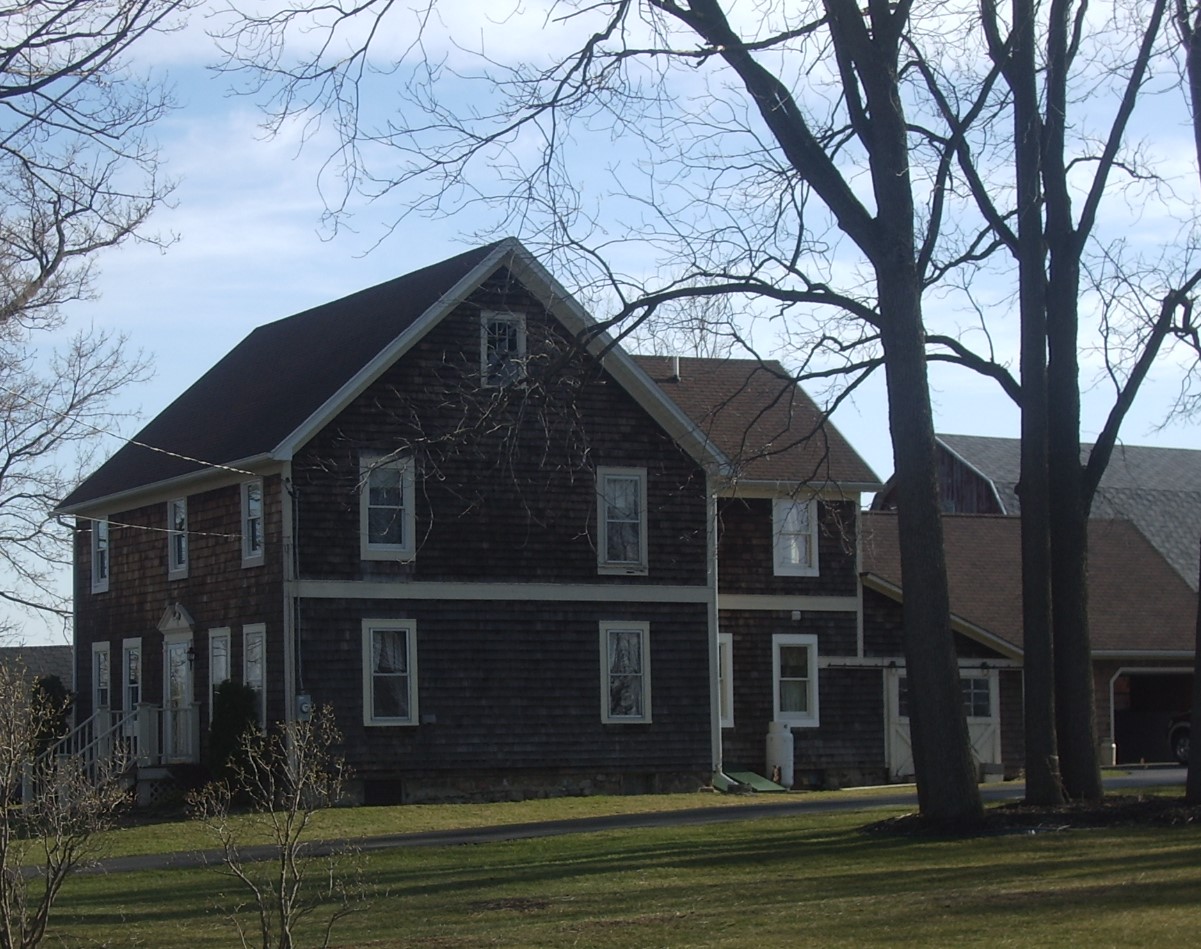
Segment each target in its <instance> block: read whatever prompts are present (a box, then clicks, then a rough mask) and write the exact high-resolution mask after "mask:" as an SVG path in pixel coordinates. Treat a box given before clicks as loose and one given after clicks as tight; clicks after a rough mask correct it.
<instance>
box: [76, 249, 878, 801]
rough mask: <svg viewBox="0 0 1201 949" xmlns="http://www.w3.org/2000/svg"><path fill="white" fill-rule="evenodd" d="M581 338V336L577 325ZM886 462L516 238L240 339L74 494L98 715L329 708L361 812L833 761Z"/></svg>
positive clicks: (115, 719) (147, 745) (165, 726)
mask: <svg viewBox="0 0 1201 949" xmlns="http://www.w3.org/2000/svg"><path fill="white" fill-rule="evenodd" d="M581 340H584V341H586V342H585V343H583V344H582V345H581V342H580V341H581ZM877 487H878V484H877V483H876V477H875V475H874V474H873V473H872V472H871V471H870V470H869V469H868V468H867V466H866V465H865V464H864V463H863V462H862V461H861V460H860V459H859V457H858V456H857V455H856V454H855V453H854V451H853V450H851V449H850V447H849V446H848V445H847V444H846V443H845V441H844V440H843V439H842V438H841V436H840V435H839V434H838V433H837V432H836V431H835V430H834V429H833V428H832V427H830V426H829V425H828V424H824V425H823V424H822V420H821V418H820V414H819V413H818V412H817V410H816V408H815V407H814V406H813V404H812V403H811V402H810V401H809V400H808V398H807V397H806V396H805V395H804V393H803V392H802V391H801V390H800V389H798V388H797V387H796V386H795V385H794V384H793V382H792V381H791V379H789V378H788V376H787V375H786V374H785V373H784V372H783V371H782V369H781V368H780V367H779V366H778V365H775V364H771V363H765V364H761V363H758V362H753V361H719V360H689V359H680V360H671V359H655V358H633V357H630V356H628V355H626V354H625V353H624V352H623V351H622V350H621V349H620V348H619V347H617V346H614V345H612V344H611V341H610V340H608V339H607V338H606V337H605V336H604V335H603V334H597V333H596V332H595V326H594V324H593V322H592V320H591V319H590V318H589V317H588V316H587V314H585V313H584V311H583V310H582V309H581V308H580V307H579V306H578V305H577V304H576V303H575V301H574V300H573V299H572V298H571V297H570V295H569V294H568V293H567V292H566V291H565V290H564V289H563V288H562V287H561V286H560V285H559V284H558V283H557V282H556V281H555V280H554V279H553V278H552V277H551V276H550V275H549V274H548V273H547V272H546V270H545V269H544V268H543V267H542V266H541V265H540V264H539V263H538V262H537V261H536V260H534V259H533V258H532V257H531V256H530V255H529V254H528V252H526V251H525V250H524V249H523V248H522V247H521V246H520V244H518V243H517V242H516V241H513V240H504V241H501V242H499V243H496V244H493V245H489V246H487V247H482V248H479V249H476V250H473V251H470V252H468V253H465V254H461V255H459V256H457V257H454V258H451V259H449V260H446V261H443V262H441V263H439V264H435V265H433V266H430V267H426V268H423V269H421V270H418V271H415V272H413V273H411V274H408V275H407V276H404V277H400V278H398V279H396V280H393V281H391V282H388V283H385V284H381V285H379V286H377V287H373V288H371V289H369V290H364V291H362V292H359V293H356V294H353V295H351V296H349V297H345V298H343V299H340V300H337V301H335V302H333V303H329V304H326V305H323V306H319V307H316V308H314V309H312V310H308V311H305V312H303V313H300V314H297V315H295V316H292V317H289V318H287V319H283V320H280V321H278V322H275V323H270V324H267V325H265V326H262V327H260V328H259V329H257V330H255V331H254V332H252V333H251V334H250V335H249V336H248V337H247V338H246V339H245V340H244V341H243V342H242V343H240V344H239V345H238V346H237V347H236V348H235V349H233V350H232V351H231V352H230V353H229V354H228V355H227V356H226V357H225V358H224V359H222V360H221V361H220V362H219V363H217V365H215V366H214V367H213V368H212V369H211V370H209V372H207V373H206V374H205V375H204V376H203V377H201V378H200V379H199V380H198V381H197V382H196V383H195V384H194V385H193V386H192V387H191V388H190V389H188V390H187V391H186V392H185V393H184V394H183V395H181V396H180V397H179V398H178V399H177V400H176V401H175V402H174V403H172V404H171V405H170V406H168V407H167V408H166V409H165V410H164V411H163V412H162V413H161V414H160V415H159V416H158V417H156V418H155V419H154V420H153V421H151V422H150V423H149V424H148V425H147V426H146V427H145V428H144V429H143V430H142V431H141V432H140V433H139V434H138V435H137V437H136V438H135V439H134V440H133V441H131V442H130V443H128V444H126V445H125V446H124V447H123V448H121V449H120V450H119V451H118V452H117V453H116V454H115V455H114V456H113V457H112V458H111V459H109V461H107V462H106V463H105V464H104V465H102V466H101V467H100V468H99V469H98V470H97V471H96V472H95V473H94V474H92V475H91V477H89V478H88V479H87V480H86V481H84V482H83V483H82V484H81V485H80V486H79V487H78V488H77V489H76V490H75V491H74V492H73V493H72V494H71V495H70V496H69V497H67V498H66V499H64V501H63V502H62V505H61V506H60V511H61V512H63V513H65V514H70V515H74V516H75V517H76V519H77V520H76V523H77V529H76V540H75V544H76V546H75V603H76V626H75V663H76V666H75V683H76V689H77V692H78V696H79V697H78V706H77V714H78V715H79V717H80V721H81V722H87V721H91V722H92V723H93V726H94V727H95V728H96V729H97V731H99V730H100V729H102V728H109V729H122V730H123V731H124V733H125V734H128V735H136V736H137V738H138V742H139V745H140V747H139V749H138V751H139V755H140V757H141V759H142V761H143V762H144V763H148V764H159V763H171V762H185V761H194V760H197V759H198V758H199V757H201V756H202V754H203V750H204V738H203V735H204V729H205V727H206V726H207V723H208V720H209V717H210V715H211V710H212V695H213V690H214V688H215V686H216V685H217V684H218V683H220V682H221V681H223V680H225V679H227V678H234V679H239V680H242V681H244V682H246V683H248V684H249V685H251V686H252V687H253V688H254V689H255V690H256V691H257V693H258V695H259V696H260V708H259V711H260V717H261V719H262V721H263V722H264V723H267V722H270V721H276V720H280V719H293V718H296V717H299V716H304V715H306V714H308V713H309V710H310V709H311V708H313V707H314V706H316V705H329V706H331V707H332V708H333V710H334V713H335V715H336V716H337V721H338V724H339V727H340V728H341V730H342V731H343V733H344V736H345V739H344V747H343V749H342V750H343V752H344V753H345V755H346V757H347V758H348V760H349V763H350V764H351V765H352V766H353V767H354V769H355V773H356V775H357V778H358V782H359V789H360V792H361V796H362V798H363V799H365V800H369V801H372V800H374V801H385V800H405V801H416V800H431V799H439V798H445V797H480V798H482V797H496V796H520V795H525V794H535V793H539V794H540V793H580V792H587V791H589V790H598V791H599V790H609V791H616V790H627V791H628V790H657V789H658V790H662V789H671V788H692V787H696V786H697V785H700V784H704V783H707V782H708V781H709V780H710V779H711V778H712V776H713V775H714V774H715V773H716V772H720V771H721V768H722V765H723V754H724V755H725V757H726V758H727V759H729V758H731V757H734V758H736V759H737V760H738V761H739V763H745V764H746V765H747V766H749V767H760V768H761V767H763V764H764V735H765V734H766V732H767V730H768V724H769V722H771V721H773V720H775V721H782V722H784V723H786V724H787V726H788V727H789V728H791V729H793V732H794V734H795V735H796V736H797V737H796V746H797V749H798V757H803V755H802V746H803V747H804V749H807V750H806V751H804V754H806V755H809V757H808V758H806V759H805V760H806V761H811V762H812V763H813V764H814V765H815V766H820V767H837V766H839V765H840V764H841V763H842V762H843V761H844V760H846V756H847V755H848V753H849V752H848V749H849V748H850V747H851V745H852V742H851V741H850V740H849V738H848V729H849V730H850V731H852V732H853V731H856V730H858V729H859V728H860V727H861V726H860V724H859V722H858V721H857V720H856V719H855V718H854V716H853V715H850V716H844V715H842V714H840V713H841V712H842V711H843V709H844V707H848V708H849V707H852V706H855V705H856V704H857V700H856V699H854V697H853V696H851V697H847V696H846V687H847V686H854V684H855V683H854V681H853V680H854V678H855V671H854V668H853V665H854V664H853V662H851V663H850V664H849V665H848V667H847V668H846V669H843V668H842V667H839V668H838V670H837V671H835V669H834V668H833V667H831V666H830V661H831V659H832V658H833V657H840V656H846V657H847V658H848V660H851V659H853V658H854V656H855V654H856V650H857V648H858V647H857V640H858V638H859V633H858V630H859V628H860V623H859V615H860V614H859V598H858V592H857V589H858V588H857V580H856V575H857V552H856V536H857V529H858V508H859V492H860V491H863V490H874V489H875V488H877Z"/></svg>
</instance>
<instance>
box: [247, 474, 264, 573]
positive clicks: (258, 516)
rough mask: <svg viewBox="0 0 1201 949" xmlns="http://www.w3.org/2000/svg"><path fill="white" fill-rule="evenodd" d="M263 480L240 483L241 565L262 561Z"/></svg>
mask: <svg viewBox="0 0 1201 949" xmlns="http://www.w3.org/2000/svg"><path fill="white" fill-rule="evenodd" d="M263 549H264V546H263V482H262V481H247V482H246V483H245V484H243V485H242V565H243V566H245V567H252V566H255V565H256V564H260V563H262V562H263Z"/></svg>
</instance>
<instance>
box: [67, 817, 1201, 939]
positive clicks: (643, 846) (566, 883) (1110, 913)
mask: <svg viewBox="0 0 1201 949" xmlns="http://www.w3.org/2000/svg"><path fill="white" fill-rule="evenodd" d="M627 800H634V801H637V800H639V799H627ZM642 800H643V802H644V804H645V802H646V801H647V800H648V799H642ZM656 800H658V801H659V802H660V803H662V802H663V799H654V798H651V799H649V801H650V802H654V801H656ZM684 800H685V801H688V802H689V803H695V802H694V801H693V800H692V799H691V798H690V797H689V798H685V799H684ZM727 801H728V799H727ZM543 803H545V802H543ZM579 806H580V807H584V808H587V809H590V810H593V811H595V809H596V808H597V807H598V806H601V805H598V804H597V803H596V802H591V803H589V804H581V805H579ZM748 806H754V805H753V804H750V805H748ZM509 807H511V808H512V809H513V810H512V813H514V814H521V815H522V816H521V817H520V818H514V819H513V821H512V822H520V821H524V820H533V819H537V818H536V817H534V816H532V815H534V814H537V813H541V812H540V811H539V809H538V808H537V807H536V806H535V807H521V806H517V805H510V806H509ZM554 807H555V806H553V805H552V806H551V808H550V809H551V810H552V811H553V810H554ZM500 810H501V812H502V813H509V812H508V811H505V806H500ZM475 811H476V809H475V808H472V807H461V808H460V809H459V814H460V818H461V822H464V823H468V822H472V821H473V820H474V812H475ZM373 813H374V818H375V819H376V820H378V818H379V817H380V814H381V813H382V812H381V811H380V810H379V809H364V810H363V812H362V813H361V814H360V815H358V817H359V819H360V820H363V821H370V820H372V819H373V817H372V815H373ZM431 813H432V812H431ZM482 813H484V814H488V815H489V819H488V820H486V821H481V822H483V823H496V822H498V821H497V820H496V819H495V818H496V815H495V812H494V811H491V810H488V809H484V810H483V811H482ZM893 813H896V812H895V811H894V812H893ZM334 816H335V817H336V816H337V815H334ZM404 816H405V811H404V810H403V809H402V810H401V811H399V812H396V813H393V814H390V815H388V817H389V823H393V824H397V823H403V822H404ZM881 816H882V812H881V811H879V810H874V811H871V812H858V813H839V814H830V815H814V816H805V817H787V818H777V817H761V818H758V819H755V820H748V821H734V822H728V823H722V824H715V825H707V826H702V827H679V828H654V829H642V830H623V831H607V832H604V833H594V834H580V835H573V836H566V837H558V838H543V839H536V840H524V841H513V842H508V843H496V844H480V845H472V846H459V847H448V848H433V849H415V850H394V851H388V852H376V853H371V854H365V855H363V856H362V857H361V862H362V866H363V871H364V880H365V882H366V884H367V886H368V889H369V891H370V893H371V895H372V902H371V903H370V904H369V905H368V906H367V907H366V908H365V909H364V910H363V911H361V912H359V913H357V914H356V915H354V916H351V917H349V918H348V919H346V920H344V921H342V922H341V923H340V924H339V925H338V927H337V929H335V933H334V939H333V944H334V945H336V946H343V947H352V946H355V947H400V946H431V947H438V949H447V947H477V946H479V947H482V946H501V947H509V946H566V945H572V946H597V947H617V946H623V947H624V946H639V947H643V946H671V947H687V946H715V947H716V946H746V945H754V946H796V945H816V946H863V945H889V946H906V945H908V946H930V945H945V946H970V945H988V946H1007V945H1008V946H1072V945H1089V946H1090V947H1094V949H1096V947H1102V946H1123V947H1125V946H1131V945H1173V944H1191V942H1192V939H1193V937H1194V934H1195V932H1196V930H1197V928H1198V926H1199V924H1201V908H1198V901H1197V897H1198V894H1199V893H1201V829H1198V828H1197V827H1195V826H1193V825H1185V826H1179V827H1119V828H1107V829H1090V830H1070V831H1058V832H1050V833H1037V834H1031V833H1019V834H1010V835H1004V836H993V837H984V838H976V839H969V840H939V839H925V838H896V837H885V836H880V835H872V834H866V833H864V832H863V830H862V828H863V826H864V824H866V823H868V822H870V821H875V820H878V819H880V817H881ZM414 819H417V818H416V815H414ZM400 829H402V828H401V827H398V826H392V827H391V828H390V830H392V831H396V830H400ZM413 829H416V828H413ZM236 899H237V891H236V890H235V889H234V888H233V887H232V885H231V884H230V882H229V881H228V880H226V879H224V878H222V877H221V876H219V875H218V874H217V873H216V872H215V871H213V870H188V871H172V872H169V873H162V872H159V873H153V874H151V873H135V874H114V875H110V876H89V877H79V878H76V879H74V880H72V881H71V882H69V884H68V886H67V888H66V890H65V891H64V896H63V899H62V905H61V909H60V911H59V914H58V917H57V919H56V921H55V924H54V926H53V927H52V931H53V933H55V934H58V935H60V936H62V937H64V939H65V941H66V942H67V943H68V944H77V945H82V946H114V947H116V946H122V947H124V946H147V947H155V949H159V947H161V949H170V947H175V946H180V947H184V946H186V947H188V949H202V947H209V946H213V947H217V946H221V947H225V946H231V945H233V946H236V945H237V944H238V942H237V937H236V934H235V931H234V929H233V928H232V926H231V924H230V923H229V922H228V919H227V918H226V916H227V910H228V907H230V906H232V905H233V904H234V902H235V900H236ZM302 944H304V945H315V944H316V943H315V942H305V943H302Z"/></svg>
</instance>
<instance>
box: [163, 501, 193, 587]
mask: <svg viewBox="0 0 1201 949" xmlns="http://www.w3.org/2000/svg"><path fill="white" fill-rule="evenodd" d="M187 575H188V499H187V498H176V499H175V500H174V501H168V502H167V576H168V577H170V578H171V579H172V580H178V579H181V578H183V577H186V576H187Z"/></svg>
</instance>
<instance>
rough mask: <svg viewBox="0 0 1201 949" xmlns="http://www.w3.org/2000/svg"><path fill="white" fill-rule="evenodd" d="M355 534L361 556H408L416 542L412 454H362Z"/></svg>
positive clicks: (365, 558)
mask: <svg viewBox="0 0 1201 949" xmlns="http://www.w3.org/2000/svg"><path fill="white" fill-rule="evenodd" d="M360 489H361V494H360V498H359V537H360V554H361V556H362V557H363V559H364V560H397V559H400V560H407V559H412V557H413V555H414V553H415V551H416V544H415V538H414V534H415V532H416V519H415V516H414V507H413V494H414V476H413V459H412V458H377V457H364V458H363V460H362V463H361V470H360Z"/></svg>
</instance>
